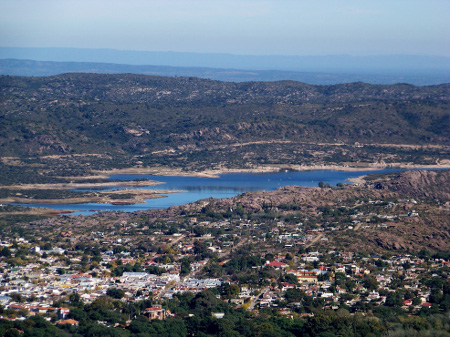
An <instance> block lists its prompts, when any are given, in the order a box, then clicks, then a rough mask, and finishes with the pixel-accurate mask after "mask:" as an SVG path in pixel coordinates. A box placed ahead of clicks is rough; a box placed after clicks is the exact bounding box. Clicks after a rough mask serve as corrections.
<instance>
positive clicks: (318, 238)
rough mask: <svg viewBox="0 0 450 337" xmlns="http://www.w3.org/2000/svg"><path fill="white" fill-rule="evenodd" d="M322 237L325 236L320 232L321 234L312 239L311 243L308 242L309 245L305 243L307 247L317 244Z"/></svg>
mask: <svg viewBox="0 0 450 337" xmlns="http://www.w3.org/2000/svg"><path fill="white" fill-rule="evenodd" d="M322 237H323V234H322V233H320V234H319V235H317V236H316V237H315V238H314V239H312V240H311V242H310V243H308V244H307V245H305V248H308V247H311V246H312V245H313V244H315V243H316V242H317V241H319V240H320V239H321V238H322Z"/></svg>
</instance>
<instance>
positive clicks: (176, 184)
mask: <svg viewBox="0 0 450 337" xmlns="http://www.w3.org/2000/svg"><path fill="white" fill-rule="evenodd" d="M396 171H405V170H402V169H385V170H373V171H357V172H355V171H331V170H314V171H300V172H277V173H230V174H223V175H221V176H220V177H219V178H199V177H173V176H155V175H133V174H120V175H119V174H118V175H112V176H110V179H112V180H135V179H143V178H145V179H150V180H156V181H160V182H162V183H163V184H161V185H157V186H148V187H134V188H138V189H142V190H184V191H187V192H183V193H171V194H167V197H164V198H159V199H148V200H147V201H146V202H145V203H141V204H134V205H111V204H95V203H85V204H58V205H41V204H20V205H22V206H30V207H46V208H53V209H56V210H67V209H70V210H75V211H76V212H75V213H72V214H73V215H79V214H83V215H88V214H93V213H96V212H98V211H125V212H134V211H139V210H146V209H149V208H167V207H170V206H174V205H183V204H186V203H190V202H195V201H197V200H201V199H205V198H210V197H214V198H217V199H219V198H230V197H233V196H236V195H238V194H240V193H244V192H252V191H273V190H276V189H277V188H279V187H282V186H288V185H297V186H317V185H318V183H319V182H320V181H323V182H324V183H330V184H331V185H333V186H335V185H336V184H337V183H349V181H348V180H347V179H349V178H356V177H359V176H362V175H366V174H371V173H388V172H396ZM123 188H127V187H110V188H107V189H91V190H88V191H100V190H103V191H104V190H117V189H123ZM128 188H130V187H128ZM132 188H133V187H132ZM80 191H81V190H80ZM83 191H86V190H83Z"/></svg>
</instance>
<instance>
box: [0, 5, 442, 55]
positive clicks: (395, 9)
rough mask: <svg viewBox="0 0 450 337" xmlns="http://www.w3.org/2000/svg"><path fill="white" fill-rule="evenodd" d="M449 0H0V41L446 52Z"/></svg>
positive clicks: (254, 50) (239, 50) (293, 51)
mask: <svg viewBox="0 0 450 337" xmlns="http://www.w3.org/2000/svg"><path fill="white" fill-rule="evenodd" d="M449 17H450V0H308V1H302V0H259V1H256V0H220V1H219V0H184V1H181V0H145V1H144V0H127V1H118V0H0V46H9V47H77V48H113V49H122V50H148V51H179V52H213V53H232V54H251V55H269V54H271V55H336V54H348V55H392V54H415V55H441V56H450V20H449Z"/></svg>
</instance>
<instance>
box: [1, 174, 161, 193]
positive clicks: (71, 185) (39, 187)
mask: <svg viewBox="0 0 450 337" xmlns="http://www.w3.org/2000/svg"><path fill="white" fill-rule="evenodd" d="M105 178H107V176H105ZM79 179H82V178H79ZM86 179H87V178H86ZM160 184H163V183H162V182H159V181H153V180H145V181H135V180H132V181H117V182H116V181H109V182H104V183H57V184H21V185H10V186H0V188H4V189H8V190H70V189H77V188H98V187H115V186H130V187H144V186H155V185H160Z"/></svg>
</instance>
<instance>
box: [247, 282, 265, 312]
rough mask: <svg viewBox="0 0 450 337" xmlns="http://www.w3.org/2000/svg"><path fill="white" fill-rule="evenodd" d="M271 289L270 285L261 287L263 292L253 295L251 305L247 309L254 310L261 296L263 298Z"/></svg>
mask: <svg viewBox="0 0 450 337" xmlns="http://www.w3.org/2000/svg"><path fill="white" fill-rule="evenodd" d="M268 291H269V287H264V288H262V289H261V293H260V294H259V295H257V296H252V298H251V303H250V306H249V307H248V309H247V310H253V309H254V308H255V306H256V304H257V303H258V299H259V298H263V297H264V295H265V294H266V293H267V292H268Z"/></svg>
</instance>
